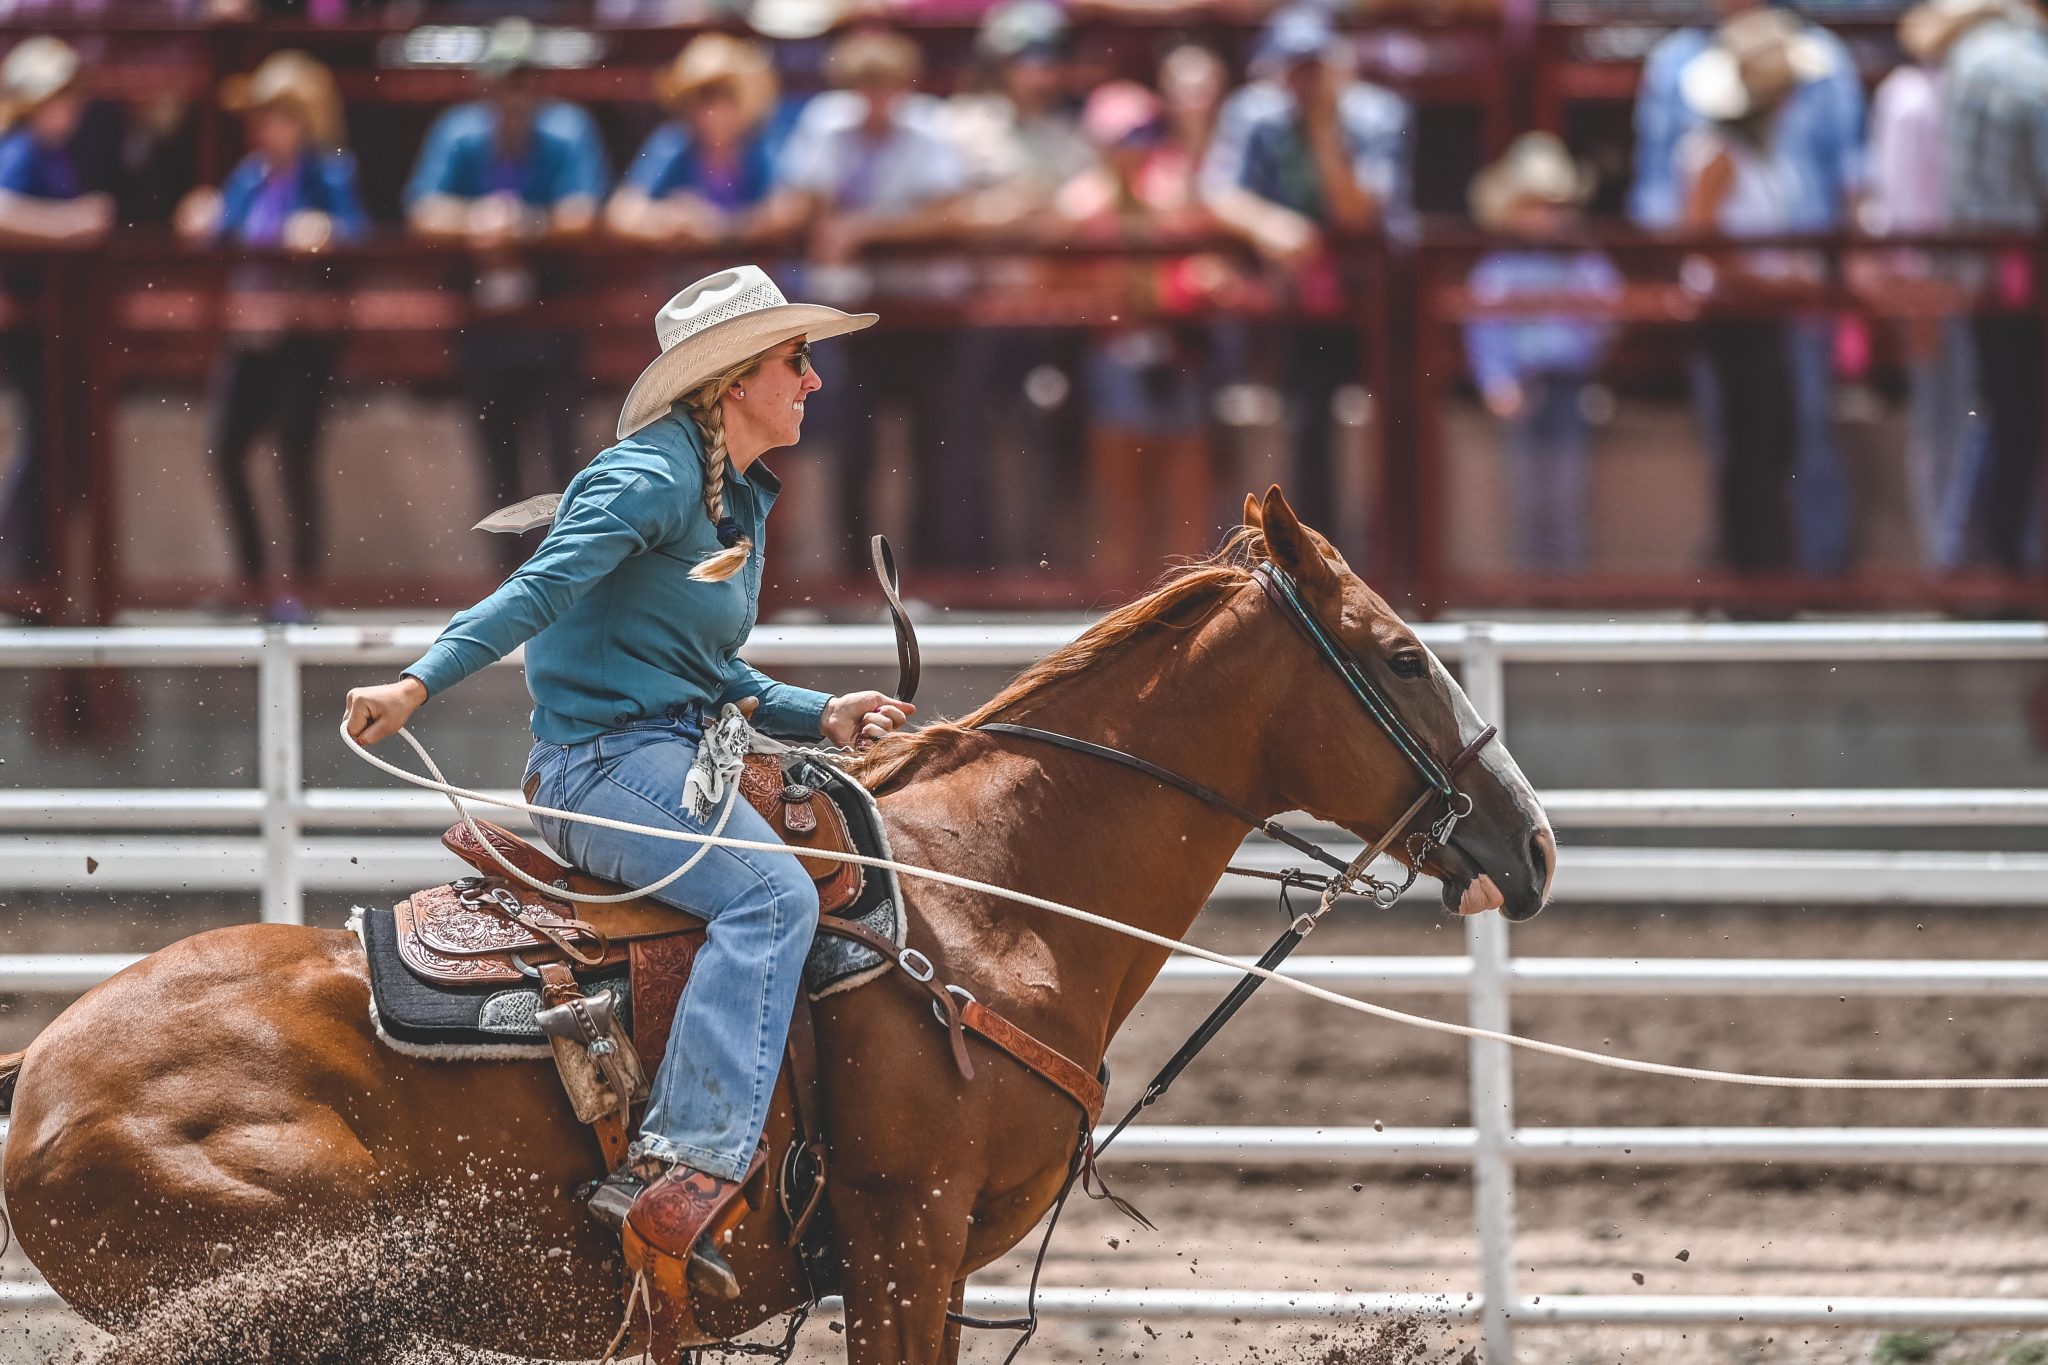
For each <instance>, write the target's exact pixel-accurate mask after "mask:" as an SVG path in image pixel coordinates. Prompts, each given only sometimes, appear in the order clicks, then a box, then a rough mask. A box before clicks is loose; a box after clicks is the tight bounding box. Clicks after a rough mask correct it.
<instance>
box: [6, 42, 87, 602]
mask: <svg viewBox="0 0 2048 1365" xmlns="http://www.w3.org/2000/svg"><path fill="white" fill-rule="evenodd" d="M84 112H85V97H84V95H83V93H82V92H81V91H80V90H79V63H78V54H77V53H76V52H75V51H73V50H72V48H71V46H70V45H69V44H68V43H65V42H64V41H63V40H62V39H58V38H51V37H42V36H38V37H31V38H24V39H23V40H22V41H21V42H19V43H17V44H15V46H14V48H13V50H12V51H10V52H9V53H8V54H7V57H6V60H5V61H4V62H0V128H4V130H5V131H4V134H0V242H6V243H10V244H16V245H25V246H76V245H82V244H85V243H89V242H94V241H97V240H99V239H100V238H101V237H103V236H105V235H106V231H107V229H108V227H110V226H111V225H112V223H113V218H114V206H113V201H112V200H111V199H109V198H108V197H107V196H106V195H103V194H85V193H83V192H82V190H81V187H80V184H79V177H78V167H77V166H76V164H75V163H74V162H73V160H72V155H71V143H72V139H73V137H74V135H75V134H76V133H77V131H78V123H79V119H80V118H81V116H82V115H83V114H84ZM37 283H38V282H37V280H36V278H35V276H34V274H33V273H32V272H27V271H21V272H15V273H14V274H12V275H11V276H10V277H9V279H8V280H7V281H6V287H7V288H8V290H9V292H11V293H12V294H13V295H14V297H15V299H16V301H17V302H18V303H24V304H27V303H30V302H31V301H32V296H33V293H34V291H35V289H36V287H37ZM46 342H47V338H45V337H43V336H41V335H38V334H36V333H34V332H13V333H9V334H7V335H6V336H5V337H4V338H0V362H4V364H5V365H6V368H7V370H8V373H9V376H10V377H11V379H12V381H13V383H14V385H15V389H16V392H17V393H18V394H19V396H20V401H21V410H22V413H23V422H22V429H21V434H20V444H19V446H18V447H17V449H16V451H15V458H14V461H13V467H12V469H11V470H10V471H9V472H8V474H7V482H6V487H5V489H4V491H0V555H4V556H5V559H6V567H7V570H8V571H9V572H10V574H11V575H12V576H14V577H29V576H33V575H38V574H40V573H41V572H42V571H43V570H44V569H45V568H46V567H48V564H49V560H50V546H51V544H52V537H51V522H52V520H53V514H54V513H55V512H56V511H57V510H59V509H57V508H56V507H54V506H53V505H52V503H51V499H50V495H49V488H50V478H49V470H48V468H47V467H46V466H47V462H48V460H49V458H50V451H49V448H48V444H47V439H46V437H47V428H48V425H49V418H50V415H49V414H48V413H47V412H45V411H44V402H45V395H44V392H43V389H44V384H43V347H44V345H45V344H46Z"/></svg>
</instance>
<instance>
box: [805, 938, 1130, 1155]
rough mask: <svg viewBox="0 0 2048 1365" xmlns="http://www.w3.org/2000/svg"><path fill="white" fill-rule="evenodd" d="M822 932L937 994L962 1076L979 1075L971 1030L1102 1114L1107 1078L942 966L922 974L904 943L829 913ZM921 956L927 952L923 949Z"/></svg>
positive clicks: (1091, 1113)
mask: <svg viewBox="0 0 2048 1365" xmlns="http://www.w3.org/2000/svg"><path fill="white" fill-rule="evenodd" d="M818 932H819V933H821V934H834V935H836V936H838V937H840V938H844V939H851V940H852V941H853V942H855V943H858V944H861V945H862V946H864V947H867V948H870V949H872V950H873V951H875V952H877V953H879V954H881V955H882V957H883V959H884V960H886V961H888V962H889V963H891V964H893V965H894V966H895V967H897V968H898V969H899V970H901V971H902V973H903V975H904V976H906V977H908V978H909V979H910V980H911V981H913V982H915V983H916V984H917V985H919V986H920V987H922V988H923V989H924V991H925V993H926V994H928V995H929V996H931V998H932V1003H933V1005H934V1007H935V1008H936V1009H937V1010H938V1012H939V1016H940V1019H941V1021H942V1022H944V1024H945V1025H946V1031H947V1033H948V1034H949V1035H950V1037H951V1041H952V1045H953V1065H954V1068H955V1069H956V1070H958V1071H959V1073H960V1076H961V1079H963V1080H969V1081H971V1080H973V1079H974V1062H973V1060H972V1059H971V1058H970V1057H969V1056H968V1053H967V1040H966V1033H967V1031H970V1030H971V1031H972V1032H974V1033H975V1034H976V1035H978V1036H979V1037H981V1038H983V1039H984V1040H986V1041H987V1042H989V1043H992V1044H994V1045H995V1046H996V1047H998V1048H1000V1049H1002V1050H1003V1051H1004V1052H1006V1053H1008V1054H1009V1055H1010V1057H1011V1058H1012V1060H1014V1061H1016V1062H1018V1063H1020V1064H1022V1065H1023V1066H1024V1067H1025V1068H1026V1069H1027V1070H1029V1071H1030V1072H1031V1073H1032V1074H1034V1075H1036V1076H1038V1077H1039V1078H1041V1079H1042V1080H1044V1081H1045V1082H1046V1083H1047V1084H1049V1085H1051V1086H1052V1087H1053V1088H1054V1089H1056V1090H1058V1091H1059V1092H1060V1093H1061V1094H1063V1095H1065V1096H1066V1097H1067V1098H1068V1099H1070V1100H1072V1101H1073V1102H1074V1103H1075V1104H1076V1105H1079V1106H1080V1108H1081V1111H1082V1112H1083V1113H1084V1114H1086V1115H1087V1116H1088V1123H1089V1126H1090V1127H1091V1128H1092V1127H1093V1126H1094V1124H1095V1120H1096V1119H1098V1118H1100V1117H1101V1116H1102V1104H1103V1088H1102V1082H1101V1081H1100V1080H1098V1079H1097V1078H1096V1077H1095V1076H1093V1075H1091V1074H1090V1073H1089V1072H1088V1070H1087V1068H1085V1067H1083V1066H1081V1065H1080V1063H1078V1062H1076V1061H1074V1060H1073V1059H1072V1058H1071V1057H1068V1056H1067V1055H1066V1054H1065V1053H1063V1052H1061V1051H1060V1050H1059V1049H1057V1048H1055V1047H1052V1046H1049V1045H1048V1044H1046V1043H1042V1042H1040V1041H1039V1040H1038V1039H1037V1038H1034V1037H1033V1036H1032V1035H1031V1034H1030V1033H1028V1032H1027V1031H1025V1030H1024V1029H1022V1028H1019V1027H1018V1026H1017V1025H1015V1024H1013V1023H1011V1022H1010V1021H1009V1020H1008V1019H1005V1018H1004V1017H1003V1016H1002V1015H1000V1014H998V1013H996V1012H995V1011H994V1010H992V1009H990V1008H989V1007H988V1006H986V1005H984V1004H982V1003H981V1002H980V1001H979V1000H976V999H975V998H974V997H973V996H971V995H967V994H965V993H964V992H960V991H956V990H955V989H953V988H951V987H948V986H946V985H944V984H942V983H941V982H940V981H939V980H938V975H937V973H936V972H934V973H933V974H932V975H930V976H920V975H918V974H917V972H915V971H913V970H912V969H911V968H910V966H909V965H908V964H907V963H905V962H904V960H903V959H904V956H905V950H904V949H902V948H899V947H898V946H897V945H896V944H894V943H892V942H891V941H890V940H888V939H886V938H884V937H882V936H881V935H880V934H877V933H875V932H874V931H873V930H871V929H869V928H868V927H867V926H866V925H861V924H855V923H853V922H851V921H850V920H841V919H837V918H835V917H834V916H831V915H827V916H825V917H824V918H822V919H820V920H819V921H818ZM912 951H913V952H914V951H915V950H912ZM917 956H919V957H922V956H923V954H917ZM927 960H928V959H927Z"/></svg>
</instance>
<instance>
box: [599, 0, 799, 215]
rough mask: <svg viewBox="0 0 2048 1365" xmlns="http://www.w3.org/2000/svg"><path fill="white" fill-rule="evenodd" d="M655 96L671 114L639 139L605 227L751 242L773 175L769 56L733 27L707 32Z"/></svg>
mask: <svg viewBox="0 0 2048 1365" xmlns="http://www.w3.org/2000/svg"><path fill="white" fill-rule="evenodd" d="M657 93H658V95H659V97H660V100H661V102H662V104H663V105H664V106H665V107H666V108H667V109H668V110H669V111H670V113H671V114H672V115H673V117H671V118H670V120H669V121H668V122H666V123H664V124H662V125H661V126H660V127H659V128H656V129H655V130H654V131H653V132H652V133H651V134H649V135H648V138H647V141H646V142H645V143H644V144H642V145H641V148H640V155H639V156H637V157H635V158H634V160H633V164H632V166H631V168H630V169H628V170H627V172H626V177H625V179H624V180H623V181H622V182H621V183H620V185H619V188H618V191H617V192H616V193H615V194H613V195H612V200H611V203H610V205H609V206H608V207H607V208H606V210H605V221H606V224H607V225H608V226H609V227H610V228H611V230H612V231H613V232H616V233H618V234H619V235H620V236H623V237H633V238H638V239H639V240H642V241H649V242H663V243H667V244H669V245H672V246H681V247H701V246H712V245H729V246H737V245H741V244H743V243H746V242H749V241H751V240H753V239H754V238H755V237H756V236H757V235H758V232H757V228H758V217H757V214H756V212H755V210H756V209H758V208H759V207H760V205H761V203H762V201H763V200H765V199H767V197H768V194H769V192H770V191H771V190H772V189H773V188H774V176H775V147H774V139H773V138H772V137H771V135H770V133H769V129H768V116H769V114H770V113H772V112H773V111H774V108H775V70H774V68H773V66H771V65H770V63H769V59H768V53H767V52H766V50H765V49H763V48H762V47H761V46H760V45H759V44H757V43H750V42H746V41H743V40H741V39H739V38H735V37H733V36H732V35H730V34H726V33H703V34H699V35H698V36H697V37H696V38H693V39H692V40H691V41H690V45H689V46H688V47H686V48H684V49H683V50H682V52H681V54H680V55H678V56H677V58H676V59H675V62H674V64H673V65H671V66H670V67H669V68H668V69H667V70H666V71H664V72H663V73H662V74H661V78H660V80H659V81H658V82H657Z"/></svg>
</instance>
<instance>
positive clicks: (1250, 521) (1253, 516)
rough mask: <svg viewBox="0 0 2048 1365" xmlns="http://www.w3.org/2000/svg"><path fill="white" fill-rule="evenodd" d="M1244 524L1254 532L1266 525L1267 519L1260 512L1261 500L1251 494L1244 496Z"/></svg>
mask: <svg viewBox="0 0 2048 1365" xmlns="http://www.w3.org/2000/svg"><path fill="white" fill-rule="evenodd" d="M1244 524H1245V525H1246V526H1249V527H1250V528H1251V529H1252V530H1254V531H1256V530H1258V529H1259V528H1260V527H1261V526H1262V525H1264V524H1265V518H1264V517H1263V516H1262V515H1261V513H1260V512H1259V500H1258V498H1257V496H1256V495H1254V494H1251V493H1247V494H1245V495H1244Z"/></svg>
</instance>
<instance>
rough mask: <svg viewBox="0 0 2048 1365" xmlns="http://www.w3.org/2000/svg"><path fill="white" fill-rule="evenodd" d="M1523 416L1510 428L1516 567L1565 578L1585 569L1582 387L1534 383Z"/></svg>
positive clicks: (1574, 382) (1587, 469)
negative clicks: (1566, 575)
mask: <svg viewBox="0 0 2048 1365" xmlns="http://www.w3.org/2000/svg"><path fill="white" fill-rule="evenodd" d="M1522 395H1523V405H1522V411H1521V412H1520V413H1518V414H1516V415H1515V416H1514V417H1512V418H1510V419H1508V422H1507V453H1508V498H1509V502H1508V506H1509V508H1510V515H1511V516H1512V518H1513V522H1514V541H1515V558H1516V561H1517V564H1518V567H1521V568H1524V569H1536V570H1541V571H1544V572H1550V573H1570V572H1573V571H1575V570H1578V569H1583V568H1585V567H1586V509H1587V503H1588V501H1589V499H1590V496H1591V493H1592V465H1591V452H1590V449H1589V447H1590V445H1591V441H1592V433H1591V431H1590V429H1589V428H1588V426H1587V424H1586V415H1585V406H1584V404H1585V397H1586V381H1585V380H1584V379H1583V378H1581V377H1579V376H1578V375H1570V374H1551V375H1541V374H1539V375H1531V376H1529V377H1528V378H1527V379H1525V380H1523V382H1522Z"/></svg>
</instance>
